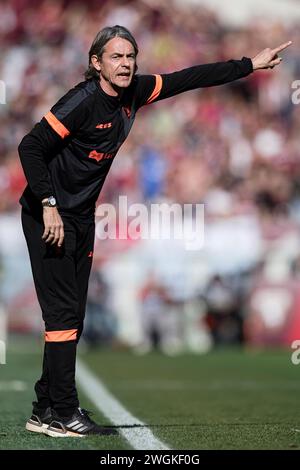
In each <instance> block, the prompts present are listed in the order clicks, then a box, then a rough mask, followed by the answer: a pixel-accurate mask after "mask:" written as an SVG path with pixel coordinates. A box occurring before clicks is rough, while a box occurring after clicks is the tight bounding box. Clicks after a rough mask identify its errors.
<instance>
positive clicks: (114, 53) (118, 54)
mask: <svg viewBox="0 0 300 470" xmlns="http://www.w3.org/2000/svg"><path fill="white" fill-rule="evenodd" d="M110 55H117V56H119V57H122V56H123V55H127V56H128V55H134V56H136V53H135V52H129V53H128V54H121V53H120V52H112V53H111V54H110Z"/></svg>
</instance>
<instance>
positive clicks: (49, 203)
mask: <svg viewBox="0 0 300 470" xmlns="http://www.w3.org/2000/svg"><path fill="white" fill-rule="evenodd" d="M42 206H43V207H56V199H55V197H54V196H50V197H48V198H47V199H46V200H45V201H43V202H42Z"/></svg>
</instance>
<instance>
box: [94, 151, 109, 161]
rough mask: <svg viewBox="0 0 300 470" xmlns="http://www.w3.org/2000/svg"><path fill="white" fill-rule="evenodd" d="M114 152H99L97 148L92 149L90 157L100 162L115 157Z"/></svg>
mask: <svg viewBox="0 0 300 470" xmlns="http://www.w3.org/2000/svg"><path fill="white" fill-rule="evenodd" d="M113 157H114V153H102V152H97V151H96V150H92V151H91V152H90V153H89V158H92V159H93V160H96V161H97V162H100V160H106V159H108V158H113Z"/></svg>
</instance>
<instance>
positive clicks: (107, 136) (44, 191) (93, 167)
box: [19, 57, 253, 219]
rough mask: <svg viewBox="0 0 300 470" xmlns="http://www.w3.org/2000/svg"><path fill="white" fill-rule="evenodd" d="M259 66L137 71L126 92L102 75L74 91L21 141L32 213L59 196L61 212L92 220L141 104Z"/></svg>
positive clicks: (238, 63)
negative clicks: (113, 88)
mask: <svg viewBox="0 0 300 470" xmlns="http://www.w3.org/2000/svg"><path fill="white" fill-rule="evenodd" d="M252 71H253V66H252V61H251V59H249V58H247V57H243V58H242V59H241V60H229V61H227V62H216V63H211V64H203V65H197V66H194V67H190V68H187V69H184V70H181V71H178V72H174V73H170V74H162V75H135V76H134V78H133V80H132V83H131V85H130V86H129V87H128V88H126V89H124V91H123V94H122V96H121V97H114V96H110V95H108V94H106V93H105V92H104V91H103V90H102V88H101V87H100V84H99V81H98V80H96V79H90V80H86V81H84V82H81V83H79V84H78V85H76V86H75V87H74V88H72V89H71V90H69V91H68V92H67V93H66V94H65V95H64V96H63V97H62V98H61V99H60V100H59V101H58V102H57V103H56V104H55V105H54V106H53V107H52V108H51V110H50V111H49V112H48V113H47V114H46V115H45V116H44V117H43V118H42V120H41V121H40V122H39V123H38V124H36V125H35V127H34V128H33V129H32V130H31V131H30V132H29V134H27V135H26V136H25V137H24V138H23V140H22V141H21V143H20V145H19V155H20V159H21V163H22V166H23V169H24V173H25V176H26V179H27V182H28V185H27V187H26V188H25V191H24V193H23V195H22V197H21V199H20V203H21V205H22V206H23V207H24V208H25V209H27V210H29V211H30V212H36V211H38V212H40V211H41V200H42V199H43V198H45V197H49V196H51V195H54V196H55V197H56V199H57V203H58V207H59V211H60V212H61V213H62V214H65V215H68V214H69V215H75V216H78V217H79V218H87V219H90V218H92V217H93V216H94V211H95V204H96V201H97V199H98V196H99V193H100V191H101V188H102V186H103V183H104V180H105V178H106V175H107V173H108V171H109V169H110V166H111V164H112V162H113V159H114V157H115V155H116V154H117V152H118V150H119V148H120V147H121V145H122V143H123V142H124V141H125V139H126V137H127V136H128V134H129V132H130V129H131V127H132V125H133V122H134V119H135V116H136V113H137V111H138V110H139V108H141V106H143V105H146V104H149V103H153V102H155V101H159V100H162V99H165V98H169V97H171V96H175V95H177V94H179V93H182V92H184V91H188V90H193V89H196V88H200V87H209V86H213V85H221V84H224V83H228V82H231V81H233V80H237V79H239V78H242V77H245V76H247V75H248V74H250V73H251V72H252Z"/></svg>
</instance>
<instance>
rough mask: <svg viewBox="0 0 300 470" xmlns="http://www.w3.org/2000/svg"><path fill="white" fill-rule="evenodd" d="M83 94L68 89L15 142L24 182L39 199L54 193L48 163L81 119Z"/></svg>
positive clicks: (77, 127)
mask: <svg viewBox="0 0 300 470" xmlns="http://www.w3.org/2000/svg"><path fill="white" fill-rule="evenodd" d="M85 97H86V96H85V95H83V93H82V92H81V90H78V89H76V88H73V89H72V90H70V91H69V92H68V93H67V94H66V95H64V96H63V97H62V98H61V99H60V100H59V101H58V102H57V103H56V104H55V105H54V106H53V107H52V108H51V110H50V111H49V112H48V113H47V114H45V116H44V117H43V118H42V120H41V121H40V122H39V123H38V124H36V125H35V126H34V128H33V129H32V130H31V131H30V132H29V133H28V134H27V135H25V137H23V139H22V141H21V143H20V144H19V147H18V151H19V156H20V160H21V164H22V167H23V170H24V173H25V176H26V179H27V182H28V184H29V186H30V189H31V190H32V192H33V194H34V195H35V197H36V198H37V199H39V200H40V201H41V200H42V199H44V198H45V197H49V196H51V195H55V194H54V191H53V187H52V183H51V178H50V175H49V172H48V163H49V161H50V160H51V159H52V158H53V157H54V156H55V154H56V153H57V152H58V150H59V148H60V147H61V146H63V145H65V144H66V141H67V139H70V138H71V136H72V135H73V134H74V133H75V132H76V131H77V130H78V129H79V128H80V126H81V125H82V123H83V122H84V119H85V106H84V100H85Z"/></svg>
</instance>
